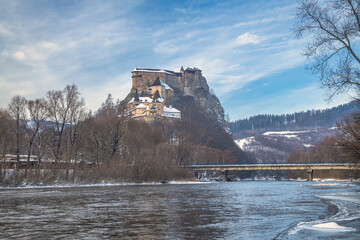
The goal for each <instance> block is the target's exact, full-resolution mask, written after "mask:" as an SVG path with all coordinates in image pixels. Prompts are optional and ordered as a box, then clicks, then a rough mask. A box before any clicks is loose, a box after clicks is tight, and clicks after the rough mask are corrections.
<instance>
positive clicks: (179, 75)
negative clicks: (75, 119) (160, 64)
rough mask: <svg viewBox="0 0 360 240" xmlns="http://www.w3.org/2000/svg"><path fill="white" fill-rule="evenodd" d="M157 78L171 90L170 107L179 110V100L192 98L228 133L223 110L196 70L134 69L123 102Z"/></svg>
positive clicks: (198, 70)
mask: <svg viewBox="0 0 360 240" xmlns="http://www.w3.org/2000/svg"><path fill="white" fill-rule="evenodd" d="M157 78H160V79H161V81H162V82H164V83H166V84H167V85H168V86H170V87H171V88H172V90H173V96H172V99H171V101H170V103H171V105H173V106H174V107H176V108H181V99H182V98H183V97H192V98H193V99H194V103H195V104H196V105H197V106H198V107H201V108H202V109H203V110H204V111H205V112H206V113H207V114H208V116H209V117H211V118H213V119H214V120H216V122H217V123H218V124H219V125H221V126H222V127H223V128H224V129H226V130H227V131H228V132H230V128H229V123H228V122H226V121H225V119H224V109H223V108H222V106H221V103H220V101H219V99H218V98H217V97H216V96H215V95H214V94H212V93H211V92H210V89H209V85H208V84H207V81H206V79H205V77H203V75H202V72H201V70H200V69H198V68H187V69H186V70H184V69H183V67H181V69H180V71H179V72H174V71H169V70H163V69H151V68H135V69H134V70H133V71H132V89H131V92H130V93H129V94H128V96H127V97H126V98H125V101H124V102H128V101H130V100H131V98H132V96H133V95H134V93H135V91H136V90H137V91H139V92H141V91H146V90H147V89H148V88H149V87H151V85H152V84H153V82H154V81H155V80H156V79H157Z"/></svg>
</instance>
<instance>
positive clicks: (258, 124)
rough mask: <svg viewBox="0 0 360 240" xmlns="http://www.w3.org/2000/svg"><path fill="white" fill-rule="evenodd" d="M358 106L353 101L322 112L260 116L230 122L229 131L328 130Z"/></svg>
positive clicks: (310, 111)
mask: <svg viewBox="0 0 360 240" xmlns="http://www.w3.org/2000/svg"><path fill="white" fill-rule="evenodd" d="M359 110H360V104H359V102H358V101H356V100H354V101H351V102H349V103H346V104H343V105H339V106H337V107H333V108H330V109H324V110H308V111H306V112H296V113H292V114H282V115H274V114H261V115H256V116H253V117H249V118H246V119H239V120H236V121H233V122H231V124H230V126H231V130H232V132H233V133H234V134H236V133H237V132H240V131H244V130H245V131H246V130H265V131H267V130H285V129H286V130H299V129H309V128H311V129H314V128H322V127H325V128H330V127H333V126H335V125H336V123H337V122H339V121H342V120H343V119H344V117H345V116H348V115H349V114H351V113H353V112H356V111H359Z"/></svg>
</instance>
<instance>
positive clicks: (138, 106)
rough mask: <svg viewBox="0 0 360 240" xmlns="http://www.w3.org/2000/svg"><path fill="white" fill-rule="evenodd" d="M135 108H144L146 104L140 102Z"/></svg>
mask: <svg viewBox="0 0 360 240" xmlns="http://www.w3.org/2000/svg"><path fill="white" fill-rule="evenodd" d="M136 108H146V106H145V105H144V104H142V103H141V104H139V105H137V106H136Z"/></svg>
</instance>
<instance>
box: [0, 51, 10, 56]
mask: <svg viewBox="0 0 360 240" xmlns="http://www.w3.org/2000/svg"><path fill="white" fill-rule="evenodd" d="M1 56H5V57H7V56H9V52H8V51H6V50H4V51H2V52H1Z"/></svg>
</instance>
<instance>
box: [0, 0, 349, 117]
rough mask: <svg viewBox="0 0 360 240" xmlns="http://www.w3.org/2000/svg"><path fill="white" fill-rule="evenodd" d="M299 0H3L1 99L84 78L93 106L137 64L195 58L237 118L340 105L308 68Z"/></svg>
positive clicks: (191, 63)
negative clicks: (297, 19) (298, 35)
mask: <svg viewBox="0 0 360 240" xmlns="http://www.w3.org/2000/svg"><path fill="white" fill-rule="evenodd" d="M295 13H296V4H295V1H288V0H284V1H281V0H276V1H269V0H264V1H258V0H253V1H250V0H249V1H245V0H244V1H237V0H234V1H210V0H196V1H186V0H181V1H166V0H164V1H157V0H151V1H150V0H148V1H145V0H144V1H141V0H139V1H138V0H128V1H95V0H88V1H79V0H77V1H70V0H69V1H67V0H63V1H56V0H51V1H50V0H48V1H44V0H43V1H42V0H37V1H32V0H23V1H16V0H13V1H8V0H0V107H6V106H7V103H8V102H9V101H10V99H11V97H12V96H14V95H17V94H20V95H22V96H25V97H26V98H28V99H31V98H36V97H41V96H45V94H46V92H47V91H48V90H60V89H63V88H64V87H65V85H66V84H69V83H75V84H76V85H78V87H79V90H80V92H81V93H82V96H83V97H84V98H85V101H86V103H87V107H88V108H89V109H92V110H96V109H97V108H98V107H99V106H100V105H101V102H103V101H104V100H105V99H106V96H107V94H108V93H111V94H112V95H113V97H114V98H115V99H122V98H124V97H125V96H126V94H127V93H128V92H129V91H130V88H131V71H132V70H133V69H134V68H135V67H148V68H163V69H169V70H176V71H179V69H180V67H181V66H184V67H185V68H186V67H198V68H200V69H202V70H203V75H204V76H205V77H206V79H207V80H208V83H209V85H210V88H212V89H213V90H214V91H215V93H216V95H217V96H218V97H219V98H220V100H221V102H222V104H223V106H224V108H225V112H226V113H228V114H229V115H230V118H231V120H235V119H239V118H245V117H249V116H251V115H255V114H262V113H273V114H279V113H291V112H294V111H301V110H307V109H318V108H326V107H331V106H336V105H338V104H342V103H345V102H347V101H349V100H350V98H349V97H348V96H344V95H343V96H340V97H336V98H335V99H333V101H332V102H330V103H329V102H328V101H326V96H325V94H324V91H323V90H322V89H320V88H319V84H318V81H317V78H316V76H313V75H311V74H310V73H309V72H307V71H305V64H306V62H305V59H304V57H303V56H302V55H301V52H302V48H303V46H304V44H305V42H304V40H298V39H295V38H294V34H293V32H292V30H291V29H292V27H293V23H294V15H295Z"/></svg>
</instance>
